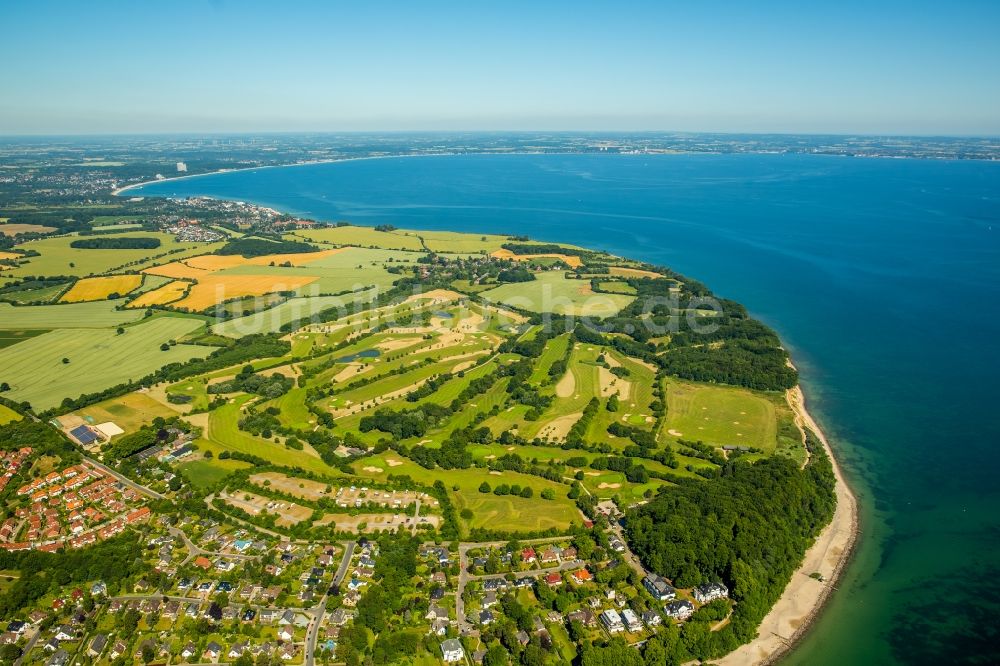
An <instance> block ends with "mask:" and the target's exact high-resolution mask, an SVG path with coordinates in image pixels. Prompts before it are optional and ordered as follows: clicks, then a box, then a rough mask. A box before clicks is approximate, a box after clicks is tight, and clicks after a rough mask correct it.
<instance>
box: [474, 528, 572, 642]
mask: <svg viewBox="0 0 1000 666" xmlns="http://www.w3.org/2000/svg"><path fill="white" fill-rule="evenodd" d="M566 538H567V537H565V536H560V537H544V538H541V539H523V540H520V541H519V542H518V543H523V544H534V543H550V542H552V541H564V540H566ZM508 543H510V541H509V540H508V541H480V542H478V543H463V544H459V546H458V588H457V589H456V590H455V616H456V617H457V618H458V633H459V634H465V633H466V632H468V631H471V630H472V625H471V624H470V623H469V620H468V618H466V617H465V601H464V600H463V599H462V594H463V593H464V592H465V585H466V583H468V582H469V581H470V580H480V579H486V578H503V577H504V576H506V575H507V574H506V573H502V574H492V575H482V576H476V575H473V574H470V573H469V562H468V553H469V551H470V550H473V549H476V548H490V547H496V546H505V545H507V544H508ZM571 566H579V565H578V564H574V565H571ZM561 568H562V565H560V566H559V567H558V568H556V567H553V568H550V569H537V570H532V571H522V572H518V573H515V574H514V575H515V576H526V575H530V576H534V575H542V574H547V573H551V572H553V571H560V570H561Z"/></svg>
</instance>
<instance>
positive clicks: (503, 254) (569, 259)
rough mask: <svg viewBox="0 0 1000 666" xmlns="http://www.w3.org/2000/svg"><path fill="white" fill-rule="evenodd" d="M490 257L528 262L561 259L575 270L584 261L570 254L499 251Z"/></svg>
mask: <svg viewBox="0 0 1000 666" xmlns="http://www.w3.org/2000/svg"><path fill="white" fill-rule="evenodd" d="M490 256H491V257H495V258H497V259H512V260H514V261H528V260H529V259H559V260H560V261H562V262H563V263H564V264H566V265H567V266H571V267H573V268H576V267H577V266H582V265H583V261H582V260H581V259H580V257H576V256H573V255H569V254H514V253H513V252H511V251H510V250H497V251H496V252H494V253H492V254H491V255H490Z"/></svg>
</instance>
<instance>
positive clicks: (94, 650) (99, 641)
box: [87, 634, 108, 658]
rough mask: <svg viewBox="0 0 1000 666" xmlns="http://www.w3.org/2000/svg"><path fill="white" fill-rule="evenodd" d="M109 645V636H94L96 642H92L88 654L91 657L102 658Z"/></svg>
mask: <svg viewBox="0 0 1000 666" xmlns="http://www.w3.org/2000/svg"><path fill="white" fill-rule="evenodd" d="M107 644H108V635H107V634H97V635H96V636H94V640H92V641H90V645H89V646H88V647H87V654H89V655H90V656H91V657H94V658H97V657H100V656H101V653H102V652H104V648H105V646H107Z"/></svg>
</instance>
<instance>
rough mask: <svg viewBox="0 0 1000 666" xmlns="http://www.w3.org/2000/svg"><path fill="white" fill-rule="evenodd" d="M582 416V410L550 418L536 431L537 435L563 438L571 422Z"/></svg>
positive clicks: (570, 426)
mask: <svg viewBox="0 0 1000 666" xmlns="http://www.w3.org/2000/svg"><path fill="white" fill-rule="evenodd" d="M581 416H583V413H582V412H575V413H573V414H567V415H566V416H560V417H559V418H557V419H552V420H551V421H549V422H548V423H546V424H545V425H544V426H542V429H541V430H539V431H538V436H539V437H552V438H555V439H565V438H566V435H567V434H569V430H570V428H572V427H573V424H574V423H576V422H577V421H579V420H580V417H581Z"/></svg>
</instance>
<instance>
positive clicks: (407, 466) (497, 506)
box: [354, 451, 582, 532]
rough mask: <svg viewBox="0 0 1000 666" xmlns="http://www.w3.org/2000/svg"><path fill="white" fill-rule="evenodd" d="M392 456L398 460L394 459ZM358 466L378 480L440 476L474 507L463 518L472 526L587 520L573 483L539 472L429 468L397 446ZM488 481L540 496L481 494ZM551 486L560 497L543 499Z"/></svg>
mask: <svg viewBox="0 0 1000 666" xmlns="http://www.w3.org/2000/svg"><path fill="white" fill-rule="evenodd" d="M390 461H392V462H391V464H390ZM354 471H355V473H356V474H357V475H359V476H364V477H368V478H371V479H375V480H378V481H384V480H386V478H387V477H388V475H389V474H395V475H397V476H398V475H401V474H406V475H409V476H410V477H411V478H412V479H413V480H415V481H417V482H419V483H423V484H426V485H433V483H434V481H436V480H438V479H440V480H441V481H442V482H443V483H444V485H445V487H446V488H447V489H448V492H449V494H450V495H451V497H452V501H453V502H454V503H455V506H456V508H457V509H458V510H459V511H460V512H461V510H462V509H464V508H468V509H470V510H471V511H472V512H473V517H472V518H471V519H469V520H465V519H462V524H463V525H464V526H465V527H466V528H473V527H485V528H491V529H498V528H500V529H509V530H511V531H513V532H517V531H534V530H540V529H547V528H549V527H555V528H557V529H566V528H568V527H569V525H570V523H574V522H575V523H577V524H579V523H580V522H581V521H582V517H581V515H580V512H579V510H578V509H577V508H576V505H575V504H574V503H573V501H572V500H570V499H568V498H567V497H566V493H567V492H568V491H569V487H568V486H566V485H564V484H560V483H555V482H553V481H548V480H546V479H542V478H540V477H537V476H529V475H527V474H518V473H516V472H504V473H502V474H492V473H490V472H489V471H487V470H484V469H479V468H476V467H472V468H470V469H462V470H443V469H433V470H429V469H425V468H423V467H421V466H420V465H417V464H416V463H414V462H412V461H410V460H408V459H406V458H403V457H401V456H400V455H399V454H397V453H395V452H393V451H389V452H387V453H383V454H380V455H376V456H369V457H367V458H362V459H361V460H359V461H357V462H355V463H354ZM484 481H486V482H487V483H489V484H490V485H491V486H496V485H498V484H500V483H506V484H508V485H509V484H518V485H520V486H521V487H524V486H529V487H531V488H532V489H533V490H534V493H535V496H534V497H532V498H531V499H525V498H522V497H511V496H502V497H499V496H497V495H493V494H492V493H480V492H479V486H480V484H482V483H483V482H484ZM453 486H458V490H454V489H453ZM546 488H551V489H552V490H553V491H554V492H555V494H556V499H554V500H543V499H540V498H539V494H540V493H541V491H542V490H544V489H546ZM500 526H502V527H500Z"/></svg>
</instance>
